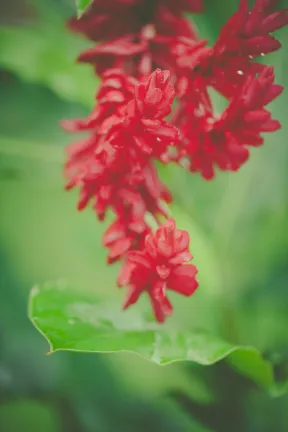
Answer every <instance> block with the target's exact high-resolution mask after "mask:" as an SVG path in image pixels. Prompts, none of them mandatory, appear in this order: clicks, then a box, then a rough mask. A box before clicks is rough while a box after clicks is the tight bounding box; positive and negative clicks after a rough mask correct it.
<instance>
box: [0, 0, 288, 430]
mask: <svg viewBox="0 0 288 432" xmlns="http://www.w3.org/2000/svg"><path fill="white" fill-rule="evenodd" d="M237 3H238V1H237V0H233V1H232V0H218V1H217V2H216V1H212V0H206V5H207V10H206V13H205V14H204V15H202V16H197V17H195V21H196V23H197V25H198V26H199V30H200V32H201V34H202V35H203V37H205V36H206V37H208V38H209V39H210V40H211V41H214V40H215V38H216V37H217V34H218V31H219V29H220V28H221V25H222V24H223V23H224V22H225V20H226V19H227V17H228V16H229V15H230V14H231V13H232V12H233V11H235V10H236V7H237ZM282 4H283V6H284V5H285V0H284V1H283V2H282ZM73 13H74V5H73V3H72V2H70V1H69V0H58V1H56V0H41V1H40V0H39V1H36V0H35V1H33V0H31V1H26V2H25V1H24V0H13V1H12V0H11V1H9V2H7V1H4V0H1V2H0V94H1V99H0V197H1V210H0V221H1V222H0V288H1V301H0V430H1V432H2V431H3V432H16V431H17V432H18V431H20V430H21V431H23V432H26V431H27V432H28V431H29V432H30V431H32V430H35V431H43V432H46V431H47V432H62V431H63V432H66V431H67V432H68V431H69V432H78V431H83V432H86V431H87V432H94V431H96V432H98V431H99V432H110V431H111V432H114V431H115V432H116V431H117V432H118V431H123V432H124V431H125V432H130V431H131V432H132V431H147V430H151V431H154V430H155V431H165V432H170V431H171V432H174V431H175V432H178V431H179V432H182V431H183V432H186V431H188V432H190V431H195V432H202V431H216V432H226V431H227V432H231V431H233V432H234V431H235V432H238V431H239V432H243V431H245V432H246V431H247V432H250V431H251V432H252V431H253V432H254V431H255V432H270V431H271V432H274V431H277V432H282V431H283V432H285V431H287V430H288V397H287V396H286V395H285V394H283V395H282V396H281V397H278V398H273V397H272V396H271V395H269V394H268V393H267V392H265V391H264V390H261V389H259V388H257V387H256V386H255V385H253V384H252V383H251V382H249V381H248V380H246V379H245V378H243V377H241V376H240V375H237V373H236V372H234V371H232V370H231V369H230V368H229V366H228V364H226V363H225V362H221V363H219V364H217V365H215V366H211V367H200V366H196V365H191V364H188V363H187V364H186V363H182V364H174V365H171V366H165V367H159V366H156V365H153V364H150V363H149V362H147V361H145V360H143V359H141V358H139V357H137V356H133V355H132V354H114V355H92V354H91V355H88V354H87V355H84V354H76V353H56V354H54V355H53V356H46V355H45V353H46V352H47V351H48V347H47V344H46V343H45V341H44V340H43V338H42V337H41V336H40V335H39V334H38V333H37V331H36V330H35V329H34V328H33V327H32V325H31V323H30V322H29V321H28V319H27V312H26V309H27V297H28V292H29V289H30V288H31V286H33V285H34V284H35V282H44V281H46V280H51V279H61V278H65V279H68V280H69V281H71V282H73V284H74V285H75V286H78V287H79V289H81V290H90V291H95V292H97V294H98V295H102V296H103V297H115V296H116V297H118V298H119V301H121V298H122V294H123V293H122V292H118V291H116V289H115V275H116V273H117V268H116V267H115V268H113V269H111V268H108V267H107V266H106V265H105V250H104V249H103V248H102V247H101V235H102V232H103V230H104V227H105V226H106V225H107V224H104V225H102V224H99V223H97V221H96V220H95V216H94V214H93V212H92V211H86V212H84V213H83V214H79V213H78V212H77V211H76V209H75V207H76V194H75V193H73V192H71V193H65V192H64V190H63V183H64V181H63V178H62V162H63V160H64V151H63V149H64V147H65V145H66V144H67V143H68V142H69V141H70V140H71V137H69V136H67V135H66V134H64V133H63V132H62V131H61V129H60V128H59V120H60V119H61V118H72V117H76V116H82V115H86V114H87V113H88V112H89V109H90V108H91V107H92V105H93V97H94V91H95V89H96V87H97V80H96V79H95V77H94V76H93V73H92V70H91V68H89V67H88V66H81V65H77V64H76V63H75V61H74V59H75V57H76V56H77V54H78V53H79V52H80V51H81V49H82V48H83V47H85V46H89V42H87V41H85V40H83V39H81V38H80V37H76V36H74V35H71V34H69V33H68V32H67V31H66V30H65V26H64V22H65V19H66V18H67V17H68V16H71V15H72V14H73ZM193 18H194V17H193ZM278 37H279V38H280V40H281V41H282V43H283V48H282V51H281V52H278V53H275V54H273V55H271V56H269V57H268V58H265V59H264V61H265V62H269V64H273V65H274V66H275V69H276V76H277V82H278V83H281V84H284V85H285V84H286V85H287V87H288V55H287V53H288V31H287V30H282V31H280V32H279V35H278ZM215 104H216V107H217V108H218V109H219V110H221V109H222V108H223V106H224V105H223V101H222V100H221V99H220V98H219V97H217V95H215ZM287 105H288V98H287V90H286V93H284V94H283V95H282V96H281V97H280V98H279V99H278V100H277V101H276V102H275V103H274V104H273V107H272V111H273V114H274V116H275V117H276V118H277V119H279V120H280V121H281V122H282V124H283V128H282V130H280V131H279V132H277V133H274V134H271V135H267V137H266V141H265V145H264V147H262V148H260V149H256V150H255V151H253V152H252V155H251V158H250V160H249V163H247V164H246V165H245V166H244V167H243V168H242V169H241V170H240V172H239V173H237V174H231V175H230V174H225V175H222V174H219V175H218V177H217V179H216V180H214V181H213V182H205V181H203V180H202V179H201V178H200V177H198V176H191V175H188V174H185V173H184V172H182V171H180V170H178V169H176V168H170V167H169V168H168V169H166V168H165V169H162V168H160V172H161V177H162V178H163V179H164V180H166V181H167V183H168V184H169V186H170V187H171V189H172V190H173V192H174V194H175V198H176V204H175V206H174V208H173V209H172V210H173V214H174V216H175V218H176V219H177V221H178V225H179V227H181V228H184V229H188V230H189V231H190V233H191V238H192V246H191V247H192V252H193V254H194V256H195V263H196V264H197V265H198V267H199V272H200V276H199V278H200V282H201V288H200V289H199V292H198V293H197V294H195V296H194V297H193V298H191V299H188V300H187V299H181V298H180V299H179V298H178V297H177V298H176V297H175V299H174V298H173V302H174V303H176V304H175V309H176V310H175V316H174V317H173V320H175V321H177V322H180V323H181V325H183V326H185V327H186V328H188V329H189V328H198V327H200V328H206V329H209V330H213V332H214V333H216V334H219V335H220V336H222V337H224V338H226V339H228V340H230V341H232V342H234V343H239V344H244V345H250V344H251V345H254V346H255V347H257V348H259V349H260V350H261V351H262V352H263V353H264V356H265V357H266V358H267V359H269V360H270V361H272V362H273V363H274V365H275V371H276V378H277V380H279V382H281V383H282V385H283V388H284V387H285V380H286V378H287V376H288V366H287V360H288V337H287V328H288V266H287V262H288V229H287V228H288V219H287V216H288V194H287V185H288V172H287V166H288V146H287V133H288V128H287ZM286 387H287V385H286ZM283 393H284V392H283Z"/></svg>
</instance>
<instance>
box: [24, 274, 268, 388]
mask: <svg viewBox="0 0 288 432" xmlns="http://www.w3.org/2000/svg"><path fill="white" fill-rule="evenodd" d="M29 317H30V319H31V321H32V323H33V324H34V326H35V327H36V328H37V329H38V330H39V331H40V333H41V334H42V335H43V336H44V337H45V338H46V339H47V341H48V343H49V345H50V353H53V352H55V351H59V350H69V351H80V352H81V351H82V352H102V353H111V352H120V351H126V352H127V351H129V352H134V353H136V354H138V355H140V356H142V357H144V358H146V359H147V360H150V361H152V362H155V363H157V364H162V365H163V364H168V363H173V362H179V361H184V360H188V361H192V362H195V363H198V364H201V365H212V364H214V363H216V362H218V361H220V360H222V359H225V358H227V360H228V361H229V363H230V364H231V365H232V366H234V367H235V368H236V369H237V370H239V371H240V372H241V373H242V374H243V375H245V376H247V377H249V378H251V379H252V380H254V381H255V382H256V383H257V384H258V385H260V386H262V387H265V388H272V387H273V383H274V379H273V370H272V365H271V364H270V363H268V362H266V361H265V360H264V359H263V358H262V357H261V355H260V353H259V352H258V351H257V350H255V349H254V348H252V347H241V346H235V345H233V344H231V343H229V342H226V341H223V340H221V339H220V338H218V337H216V336H213V335H210V334H208V333H205V332H202V331H190V332H188V331H186V332H185V331H184V332H182V331H179V330H178V329H175V328H173V329H171V328H170V329H169V327H167V326H166V325H164V326H163V325H158V324H156V323H154V322H151V321H147V319H145V318H144V315H141V314H140V313H139V308H137V307H134V308H132V309H131V310H128V311H125V312H123V311H121V310H120V305H119V302H117V304H111V303H110V304H108V303H103V302H101V301H99V300H98V299H96V298H95V297H93V296H92V295H91V294H90V295H89V294H87V293H82V292H78V291H76V290H74V289H72V288H71V287H69V285H67V284H66V283H65V282H50V283H45V284H44V285H41V286H35V287H34V288H32V290H31V295H30V302H29Z"/></svg>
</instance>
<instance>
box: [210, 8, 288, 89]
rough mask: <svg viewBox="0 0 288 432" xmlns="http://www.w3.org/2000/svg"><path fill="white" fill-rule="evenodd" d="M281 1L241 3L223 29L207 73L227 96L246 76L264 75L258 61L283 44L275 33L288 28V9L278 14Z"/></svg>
mask: <svg viewBox="0 0 288 432" xmlns="http://www.w3.org/2000/svg"><path fill="white" fill-rule="evenodd" d="M277 3H278V1H276V2H275V0H255V2H254V5H253V7H252V8H251V9H249V5H248V0H240V2H239V9H238V11H237V12H236V13H235V14H234V15H233V16H232V17H231V18H230V19H229V20H228V22H227V23H226V24H225V25H224V26H223V28H222V30H221V32H220V35H219V37H218V40H217V42H216V44H215V45H214V47H213V51H212V53H211V57H210V61H209V62H208V63H206V65H205V67H204V70H205V73H206V74H207V75H209V76H210V80H211V81H210V83H211V84H212V85H214V86H215V87H216V88H217V89H218V90H219V91H221V92H222V93H223V94H224V95H226V96H231V95H233V93H234V91H235V89H236V88H237V86H238V85H239V84H240V85H241V84H242V83H243V81H244V80H245V76H246V75H247V74H250V73H257V72H261V70H262V68H263V67H264V65H261V64H259V63H255V62H254V59H256V58H257V57H259V56H264V55H266V54H269V53H271V52H272V51H276V50H278V49H279V48H280V47H281V43H280V42H279V41H278V40H277V39H276V38H275V37H273V36H272V35H271V33H273V32H275V31H276V30H278V29H280V28H281V27H284V26H285V25H287V24H288V8H287V9H282V10H279V11H276V12H275V8H276V6H277Z"/></svg>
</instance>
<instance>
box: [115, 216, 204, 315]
mask: <svg viewBox="0 0 288 432" xmlns="http://www.w3.org/2000/svg"><path fill="white" fill-rule="evenodd" d="M191 259H192V255H191V254H190V252H189V234H188V233H187V232H186V231H182V230H177V229H176V226H175V221H174V220H173V219H169V220H168V221H167V222H165V223H164V224H163V225H162V226H161V227H160V228H158V229H157V231H156V233H155V234H152V233H151V234H149V235H148V236H147V237H146V240H145V248H144V249H143V250H141V251H131V252H129V253H128V255H127V259H126V262H125V263H124V265H123V268H122V270H121V272H120V275H119V278H118V284H119V286H129V291H128V295H127V297H126V300H125V302H124V305H123V308H124V309H126V308H127V307H128V306H130V305H132V304H134V303H136V301H137V300H138V299H139V297H140V295H141V294H142V293H143V292H147V294H148V296H149V298H150V301H151V304H152V308H153V312H154V315H155V317H156V319H157V321H159V322H163V321H164V320H165V318H166V316H168V315H170V314H171V313H172V305H171V303H170V301H169V299H168V297H167V295H166V291H167V290H168V289H170V290H172V291H176V292H178V293H179V294H182V295H185V296H191V295H192V294H193V293H194V292H195V290H196V288H197V287H198V282H197V280H196V278H195V277H196V274H197V269H196V267H195V266H194V265H192V264H186V265H184V263H186V262H188V261H191Z"/></svg>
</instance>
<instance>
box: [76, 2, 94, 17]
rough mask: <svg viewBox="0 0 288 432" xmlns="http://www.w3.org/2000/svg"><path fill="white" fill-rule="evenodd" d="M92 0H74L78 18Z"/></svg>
mask: <svg viewBox="0 0 288 432" xmlns="http://www.w3.org/2000/svg"><path fill="white" fill-rule="evenodd" d="M91 3H92V0H76V4H77V15H78V18H79V17H80V16H81V15H82V14H83V13H84V12H85V10H86V9H87V8H88V6H89V5H90V4H91Z"/></svg>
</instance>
